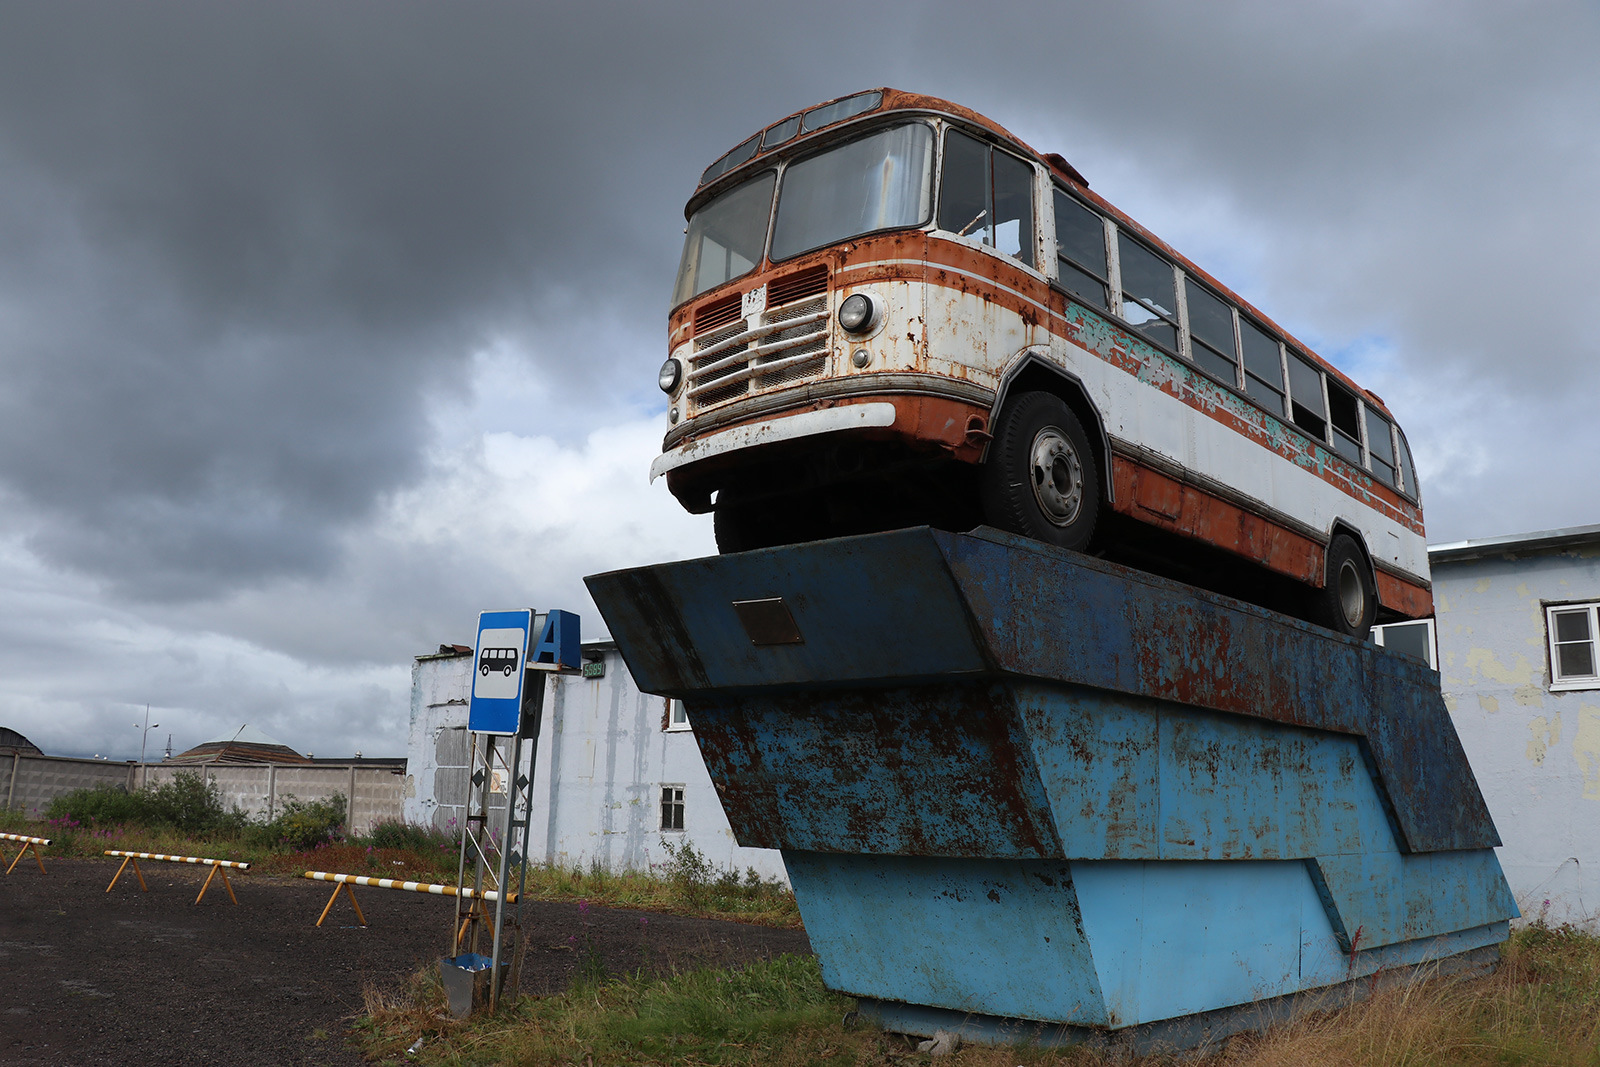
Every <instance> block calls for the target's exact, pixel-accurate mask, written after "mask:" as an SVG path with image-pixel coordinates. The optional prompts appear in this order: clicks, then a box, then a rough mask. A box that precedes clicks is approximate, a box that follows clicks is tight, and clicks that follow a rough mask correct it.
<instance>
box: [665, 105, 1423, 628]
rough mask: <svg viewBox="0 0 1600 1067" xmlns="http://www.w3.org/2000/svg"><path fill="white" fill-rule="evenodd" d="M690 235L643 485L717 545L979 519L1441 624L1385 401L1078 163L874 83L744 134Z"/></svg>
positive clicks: (953, 525) (1193, 574) (728, 547)
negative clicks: (699, 521) (662, 412)
mask: <svg viewBox="0 0 1600 1067" xmlns="http://www.w3.org/2000/svg"><path fill="white" fill-rule="evenodd" d="M685 217H686V219H687V222H688V225H687V227H686V229H685V234H686V241H685V244H684V249H683V257H682V260H681V264H680V267H679V270H678V276H677V282H676V285H675V288H674V290H673V294H672V309H671V312H670V313H669V318H668V327H667V329H668V358H667V360H666V362H665V363H663V364H662V366H661V371H660V378H659V384H660V387H661V389H662V391H663V392H664V393H666V395H667V401H668V411H667V423H668V427H667V431H666V436H665V439H664V440H663V442H662V451H661V454H660V455H659V456H658V457H657V458H656V459H655V461H654V462H653V463H652V465H651V469H650V478H651V481H652V482H654V481H655V479H656V478H658V477H662V476H665V478H666V480H667V485H668V487H669V489H670V490H671V492H672V494H673V495H674V496H675V497H676V498H677V499H678V501H679V502H680V503H681V504H682V505H683V506H684V507H685V508H687V509H688V510H689V511H690V512H693V513H697V514H698V513H705V512H712V513H714V524H715V530H716V539H717V546H718V549H719V551H723V552H735V551H744V550H749V549H755V548H762V547H768V546H772V545H779V544H787V543H795V542H800V541H807V540H815V539H819V538H825V537H832V536H840V535H844V534H851V533H865V532H872V531H877V530H885V529H893V528H896V527H900V526H907V525H920V524H929V525H934V526H937V527H941V528H945V529H951V530H967V529H971V528H973V527H975V526H979V525H984V524H987V525H990V526H994V527H999V528H1001V529H1003V530H1007V531H1010V532H1012V533H1015V534H1020V535H1023V536H1025V537H1028V538H1032V539H1037V540H1040V541H1043V542H1046V543H1049V544H1053V545H1056V546H1059V547H1063V548H1067V549H1074V550H1079V551H1087V552H1092V553H1096V554H1099V555H1102V556H1105V557H1108V558H1110V559H1112V560H1114V561H1118V562H1123V563H1127V564H1130V565H1133V566H1137V567H1141V568H1143V569H1146V570H1150V571H1154V572H1156V573H1160V574H1165V575H1168V576H1170V577H1175V578H1178V579H1180V580H1184V581H1189V582H1193V583H1196V584H1199V585H1202V586H1205V587H1208V588H1212V589H1216V590H1219V591H1222V592H1226V593H1229V594H1231V595H1234V596H1239V597H1241V598H1243V599H1247V600H1251V601H1253V602H1255V603H1258V604H1262V605H1264V606H1267V607H1271V608H1275V609H1277V610H1281V611H1286V612H1289V613H1290V614H1294V615H1296V616H1298V617H1300V618H1303V619H1309V620H1311V621H1313V622H1316V623H1318V624H1320V625H1322V626H1325V627H1327V628H1329V629H1332V630H1334V631H1336V632H1340V633H1344V634H1349V635H1354V636H1357V637H1361V638H1363V639H1364V638H1366V636H1367V635H1368V632H1369V630H1370V627H1371V626H1372V625H1373V623H1374V622H1378V621H1385V622H1387V621H1394V620H1401V619H1416V618H1423V617H1426V616H1428V615H1431V614H1432V610H1433V609H1432V593H1431V586H1430V582H1429V576H1428V559H1427V550H1426V545H1425V539H1424V536H1423V525H1422V502H1421V496H1420V494H1419V492H1418V488H1417V477H1416V471H1415V467H1414V465H1413V462H1412V457H1411V450H1410V448H1409V446H1408V445H1407V443H1406V437H1405V434H1404V433H1402V432H1401V430H1400V427H1399V426H1398V425H1397V423H1396V422H1395V420H1394V418H1393V416H1392V415H1391V414H1390V413H1389V411H1388V409H1387V408H1386V407H1385V405H1384V403H1383V401H1382V400H1381V399H1380V398H1379V397H1378V396H1376V395H1375V394H1373V393H1372V392H1370V391H1369V390H1365V389H1362V388H1361V387H1360V386H1358V385H1356V384H1355V383H1354V382H1353V381H1351V380H1350V379H1349V378H1347V377H1346V376H1345V375H1343V374H1341V373H1340V372H1339V371H1338V370H1336V369H1335V368H1334V367H1332V366H1331V365H1329V364H1328V363H1327V362H1326V361H1325V360H1323V359H1321V358H1320V357H1318V356H1317V354H1316V353H1315V352H1313V351H1311V349H1310V348H1309V347H1307V346H1306V345H1305V344H1303V343H1301V342H1300V341H1298V340H1296V339H1295V338H1294V337H1293V336H1292V335H1290V334H1289V332H1288V331H1287V330H1284V329H1283V328H1281V327H1280V326H1278V325H1277V324H1276V323H1274V322H1273V321H1272V320H1271V319H1270V318H1268V317H1267V316H1266V315H1265V314H1263V313H1262V312H1261V311H1260V310H1259V309H1257V308H1255V307H1253V306H1252V305H1251V304H1250V303H1249V302H1247V301H1245V300H1243V299H1241V298H1240V297H1239V296H1238V295H1237V294H1235V293H1234V292H1233V291H1231V290H1230V289H1229V288H1228V287H1227V286H1225V285H1223V284H1222V283H1221V282H1220V281H1218V280H1217V279H1215V278H1213V277H1212V276H1211V275H1210V274H1208V273H1207V272H1205V271H1204V270H1202V269H1200V268H1199V267H1198V266H1196V265H1195V264H1194V263H1192V262H1191V261H1190V260H1188V259H1187V258H1185V257H1184V256H1182V255H1180V254H1179V253H1178V252H1176V251H1175V250H1174V249H1172V248H1170V247H1169V246H1168V245H1167V244H1166V243H1165V242H1163V241H1162V240H1161V239H1160V238H1158V237H1156V236H1155V235H1154V234H1152V233H1150V232H1149V231H1148V230H1146V229H1145V228H1144V227H1142V226H1140V225H1139V224H1138V223H1137V222H1135V221H1133V220H1132V219H1131V218H1129V217H1128V216H1127V215H1125V214H1124V213H1123V212H1121V211H1119V210H1118V209H1117V208H1115V207H1114V206H1112V205H1111V204H1110V203H1109V202H1107V201H1106V200H1105V199H1104V198H1103V197H1101V196H1100V195H1099V194H1098V193H1096V192H1094V191H1092V190H1091V189H1090V188H1089V182H1088V180H1087V179H1085V178H1084V176H1083V175H1082V174H1080V173H1079V172H1078V171H1077V170H1076V169H1075V168H1074V167H1073V166H1072V165H1071V164H1070V163H1068V162H1067V160H1066V159H1064V158H1063V157H1062V156H1061V155H1059V154H1055V153H1051V154H1044V155H1041V154H1040V153H1039V152H1037V151H1035V150H1034V149H1032V148H1031V147H1029V146H1028V145H1026V144H1024V143H1023V142H1022V141H1021V140H1019V139H1018V138H1016V137H1014V136H1013V135H1012V134H1010V133H1009V132H1007V131H1006V130H1005V129H1004V128H1003V127H1001V126H999V125H998V124H996V123H994V122H992V121H990V120H989V119H987V118H984V117H983V116H981V115H979V114H977V113H975V112H973V111H971V110H969V109H967V108H964V107H961V106H959V105H956V104H952V103H949V102H948V101H944V100H939V99H936V98H934V97H929V96H921V95H916V94H913V93H907V92H901V91H897V90H894V89H887V88H885V89H873V90H870V91H867V92H861V93H856V94H854V95H851V96H846V97H842V98H839V99H836V100H831V101H828V102H826V103H823V104H820V105H817V106H816V107H812V108H808V109H806V110H804V111H801V112H798V113H796V114H793V115H790V116H788V117H787V118H784V119H782V120H780V121H778V122H775V123H773V124H772V125H770V126H768V127H766V128H765V129H762V130H760V131H759V132H757V133H755V134H753V135H752V136H750V137H748V138H746V139H745V140H743V141H741V142H740V143H739V144H738V145H737V146H735V147H734V148H733V149H731V150H730V151H728V152H727V153H725V154H724V155H723V156H721V157H720V158H719V159H717V160H716V161H715V162H714V163H712V164H711V166H709V167H707V168H706V170H705V172H704V173H703V174H702V175H701V178H700V183H699V187H698V188H697V189H696V190H695V192H694V195H693V196H692V197H691V198H690V199H689V202H688V204H687V206H686V208H685Z"/></svg>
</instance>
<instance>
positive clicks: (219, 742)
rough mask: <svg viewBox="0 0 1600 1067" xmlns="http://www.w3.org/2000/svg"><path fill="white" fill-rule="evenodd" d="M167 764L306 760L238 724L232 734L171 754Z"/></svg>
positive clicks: (292, 750) (304, 761)
mask: <svg viewBox="0 0 1600 1067" xmlns="http://www.w3.org/2000/svg"><path fill="white" fill-rule="evenodd" d="M166 762H168V763H309V762H311V761H310V760H308V759H307V758H306V757H305V756H302V755H301V754H300V753H298V752H296V751H295V750H294V749H292V748H290V747H289V746H288V745H286V744H284V743H283V742H281V741H279V740H278V739H277V738H275V737H269V736H268V735H267V734H266V733H265V732H264V731H261V730H258V729H256V728H255V727H254V726H248V725H246V726H242V727H240V728H239V730H238V731H237V732H235V733H230V734H227V735H225V736H223V737H217V738H213V739H212V740H210V741H206V742H203V743H201V744H198V745H196V746H194V747H193V748H191V749H189V750H188V751H186V752H180V753H178V754H177V755H176V756H173V757H172V758H171V759H170V760H167V761H166Z"/></svg>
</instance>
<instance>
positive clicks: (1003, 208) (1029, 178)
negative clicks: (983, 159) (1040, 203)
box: [990, 149, 1038, 267]
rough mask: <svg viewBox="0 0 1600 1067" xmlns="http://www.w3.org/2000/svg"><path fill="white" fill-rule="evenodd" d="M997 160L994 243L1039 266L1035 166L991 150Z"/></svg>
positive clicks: (1009, 253) (995, 164) (1013, 254)
mask: <svg viewBox="0 0 1600 1067" xmlns="http://www.w3.org/2000/svg"><path fill="white" fill-rule="evenodd" d="M990 155H991V156H992V157H993V159H994V246H995V247H996V248H998V249H999V250H1000V251H1002V252H1004V253H1005V254H1006V255H1008V256H1014V257H1015V258H1017V259H1019V260H1021V261H1022V262H1024V263H1026V264H1027V265H1028V266H1030V267H1032V266H1036V264H1035V263H1034V254H1033V250H1034V248H1035V246H1036V245H1037V243H1038V242H1036V241H1035V240H1034V236H1033V168H1032V167H1030V166H1028V164H1026V163H1024V162H1023V161H1022V160H1020V159H1018V158H1016V157H1015V156H1008V155H1006V154H1005V153H1004V152H995V151H993V150H992V149H991V150H990Z"/></svg>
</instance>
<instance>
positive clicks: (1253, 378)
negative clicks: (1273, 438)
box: [1239, 315, 1283, 415]
mask: <svg viewBox="0 0 1600 1067" xmlns="http://www.w3.org/2000/svg"><path fill="white" fill-rule="evenodd" d="M1239 340H1240V341H1241V342H1243V344H1244V391H1245V392H1246V393H1248V394H1250V397H1251V399H1253V400H1255V402H1256V403H1258V404H1260V405H1261V406H1262V407H1264V408H1266V409H1267V410H1268V411H1270V412H1272V413H1273V414H1274V415H1282V414H1283V365H1282V364H1281V363H1280V362H1279V358H1280V356H1279V352H1278V339H1277V338H1276V337H1273V336H1272V335H1271V334H1269V333H1267V332H1266V331H1265V330H1263V329H1262V328H1261V327H1259V326H1257V325H1256V324H1255V323H1253V322H1251V321H1250V320H1249V319H1247V318H1245V317H1244V316H1243V315H1240V316H1239Z"/></svg>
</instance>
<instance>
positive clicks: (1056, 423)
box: [980, 393, 1100, 550]
mask: <svg viewBox="0 0 1600 1067" xmlns="http://www.w3.org/2000/svg"><path fill="white" fill-rule="evenodd" d="M980 495H981V500H982V503H983V516H984V519H985V521H987V522H988V523H989V524H990V525H992V526H998V527H1000V528H1001V529H1002V530H1010V531H1011V532H1012V533H1019V534H1022V535H1023V536H1024V537H1031V538H1033V539H1034V540H1036V541H1043V542H1045V543H1046V544H1052V545H1056V546H1059V547H1061V548H1071V549H1077V550H1082V549H1083V548H1084V547H1086V546H1087V545H1088V544H1089V538H1090V537H1091V536H1092V535H1093V534H1094V526H1095V521H1096V519H1098V518H1099V515H1100V474H1099V470H1098V468H1097V465H1096V463H1095V457H1094V453H1093V452H1092V451H1090V449H1089V438H1088V436H1087V435H1086V434H1085V433H1084V432H1083V427H1082V426H1081V425H1080V424H1079V423H1078V417H1077V416H1076V415H1074V414H1073V413H1072V410H1071V409H1070V408H1068V407H1067V405H1066V404H1065V403H1064V402H1063V401H1062V400H1061V398H1059V397H1057V396H1055V395H1053V394H1051V393H1023V394H1021V395H1020V396H1017V397H1016V398H1014V399H1013V400H1012V401H1011V402H1010V403H1008V404H1007V405H1006V406H1005V410H1003V411H1002V412H1001V413H1000V418H999V419H998V420H997V422H996V425H995V432H994V442H993V444H991V445H990V446H989V458H988V460H987V461H986V462H985V463H984V467H983V474H982V480H981V487H980Z"/></svg>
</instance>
